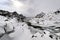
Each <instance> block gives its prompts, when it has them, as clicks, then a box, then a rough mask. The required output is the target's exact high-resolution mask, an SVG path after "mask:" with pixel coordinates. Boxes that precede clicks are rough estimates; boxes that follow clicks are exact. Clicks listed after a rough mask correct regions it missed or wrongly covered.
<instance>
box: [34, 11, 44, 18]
mask: <svg viewBox="0 0 60 40" xmlns="http://www.w3.org/2000/svg"><path fill="white" fill-rule="evenodd" d="M44 15H45V13H44V12H41V13H40V14H37V15H36V16H35V17H36V18H42V17H43V16H44Z"/></svg>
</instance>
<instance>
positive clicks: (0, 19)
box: [0, 13, 60, 40]
mask: <svg viewBox="0 0 60 40" xmlns="http://www.w3.org/2000/svg"><path fill="white" fill-rule="evenodd" d="M59 15H60V14H58V15H55V14H53V13H52V14H51V13H49V14H46V15H44V17H42V18H31V19H30V20H29V19H28V20H29V21H28V22H30V23H31V24H32V25H35V26H42V27H46V28H47V29H45V30H39V28H37V29H36V28H33V27H32V26H28V25H27V23H26V22H18V21H17V19H16V18H11V19H8V21H5V20H6V19H7V18H6V17H4V16H0V26H1V27H0V34H2V33H5V31H4V29H3V28H4V26H5V25H6V24H7V26H8V27H7V28H6V30H7V31H11V30H13V27H14V28H15V29H14V30H15V31H14V32H13V33H10V34H9V35H8V34H5V35H4V36H3V37H2V38H1V40H7V39H8V40H9V39H11V40H56V38H57V37H58V36H59V34H60V33H54V32H55V31H54V30H51V29H54V28H51V29H48V28H49V26H56V27H60V21H59V20H60V18H59V17H60V16H59ZM25 20H26V19H25ZM56 22H57V23H58V24H57V23H56ZM1 30H2V31H1ZM56 31H57V30H56ZM44 32H45V34H44ZM33 35H34V36H33ZM49 35H53V38H50V37H49ZM5 36H6V37H9V38H5Z"/></svg>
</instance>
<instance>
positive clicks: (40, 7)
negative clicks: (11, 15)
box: [0, 0, 60, 16]
mask: <svg viewBox="0 0 60 40" xmlns="http://www.w3.org/2000/svg"><path fill="white" fill-rule="evenodd" d="M58 8H60V0H1V1H0V9H4V10H8V11H17V12H18V13H23V14H24V15H27V16H34V15H36V14H37V13H40V12H41V11H43V12H45V13H48V12H51V11H55V10H57V9H58Z"/></svg>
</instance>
